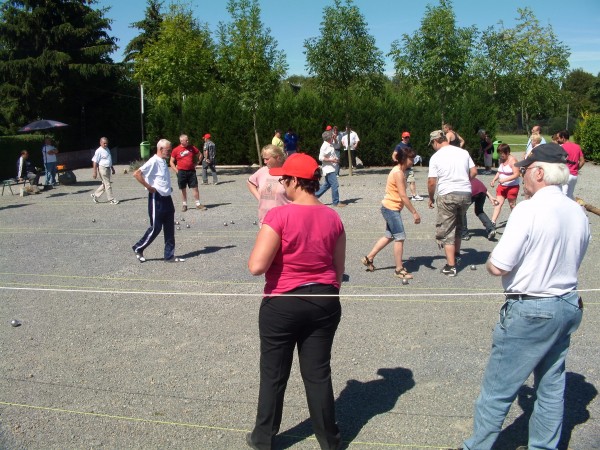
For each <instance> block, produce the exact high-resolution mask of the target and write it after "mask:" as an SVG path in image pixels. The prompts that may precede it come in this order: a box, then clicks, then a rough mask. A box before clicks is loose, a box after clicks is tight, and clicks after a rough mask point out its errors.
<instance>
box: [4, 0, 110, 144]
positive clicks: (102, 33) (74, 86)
mask: <svg viewBox="0 0 600 450" xmlns="http://www.w3.org/2000/svg"><path fill="white" fill-rule="evenodd" d="M86 3H87V4H86ZM93 3H95V1H94V0H91V1H88V2H77V1H72V0H11V1H5V2H4V3H3V4H2V5H1V6H0V97H1V98H2V99H3V102H2V106H0V115H1V116H2V120H3V122H4V126H5V131H13V132H14V131H15V129H16V128H17V127H18V126H19V125H22V124H23V123H25V122H26V121H29V120H32V119H33V118H36V117H52V118H56V119H61V120H63V121H71V122H70V123H71V124H72V125H74V122H79V120H80V117H81V115H82V111H83V110H85V107H86V106H87V105H89V104H90V103H94V102H96V100H97V99H98V98H99V97H102V96H104V97H106V94H105V92H103V88H105V87H106V86H110V85H113V84H115V83H116V80H118V78H119V76H120V73H119V69H118V68H117V67H115V65H114V64H113V63H112V60H111V59H110V56H109V55H110V54H111V53H112V52H113V51H114V50H115V49H116V43H115V39H114V38H113V37H111V36H109V35H108V30H110V20H108V19H106V18H104V13H105V12H106V11H107V9H101V10H94V9H92V8H91V7H90V6H88V4H89V5H91V4H93Z"/></svg>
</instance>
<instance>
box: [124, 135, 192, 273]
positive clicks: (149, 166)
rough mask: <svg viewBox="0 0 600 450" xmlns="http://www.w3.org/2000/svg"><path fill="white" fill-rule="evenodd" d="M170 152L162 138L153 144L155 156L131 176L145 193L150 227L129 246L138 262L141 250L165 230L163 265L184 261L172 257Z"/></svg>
mask: <svg viewBox="0 0 600 450" xmlns="http://www.w3.org/2000/svg"><path fill="white" fill-rule="evenodd" d="M170 153H171V142H169V141H167V140H166V139H161V140H160V141H158V143H157V144H156V155H154V156H153V157H152V158H150V159H149V160H148V161H146V163H145V164H144V165H143V166H142V167H140V168H139V169H138V170H136V171H135V172H134V173H133V177H134V178H135V179H136V180H137V181H138V182H139V183H140V184H141V185H142V186H144V187H145V188H146V189H147V190H148V215H149V216H150V227H149V228H148V229H147V230H146V232H145V233H144V235H143V236H142V238H141V239H140V240H139V241H138V242H137V243H136V244H135V245H134V246H133V247H132V249H133V253H135V256H136V257H137V259H138V260H139V261H140V262H145V261H146V258H145V257H144V250H146V248H147V247H148V246H149V245H150V244H152V242H153V241H154V239H156V237H157V236H158V235H159V234H160V232H161V230H163V228H164V236H165V252H164V257H165V261H166V262H183V261H185V259H183V258H176V257H175V205H173V199H172V198H171V194H172V193H173V188H172V187H171V174H170V173H169V166H168V164H167V162H166V161H165V160H166V159H167V158H168V157H169V154H170Z"/></svg>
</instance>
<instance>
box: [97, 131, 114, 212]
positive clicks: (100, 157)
mask: <svg viewBox="0 0 600 450" xmlns="http://www.w3.org/2000/svg"><path fill="white" fill-rule="evenodd" d="M111 172H112V174H113V175H114V174H115V168H114V167H113V163H112V156H111V154H110V149H109V148H108V139H107V138H105V137H101V138H100V147H98V148H97V149H96V152H95V153H94V157H93V158H92V178H93V179H94V180H95V179H96V178H98V173H100V180H102V184H101V185H100V186H98V189H96V192H93V193H92V200H93V201H94V203H98V197H100V196H101V195H102V194H104V192H106V198H107V199H108V203H110V204H111V205H118V204H119V200H117V199H116V198H115V197H114V196H113V192H112V186H111V183H112V182H111V181H110V174H111Z"/></svg>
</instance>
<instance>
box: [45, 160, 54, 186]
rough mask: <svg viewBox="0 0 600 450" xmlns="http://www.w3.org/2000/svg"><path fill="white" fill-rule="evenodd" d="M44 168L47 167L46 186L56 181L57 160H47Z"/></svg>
mask: <svg viewBox="0 0 600 450" xmlns="http://www.w3.org/2000/svg"><path fill="white" fill-rule="evenodd" d="M44 168H45V169H46V183H45V184H46V186H48V185H49V184H55V183H56V163H55V162H47V163H45V164H44Z"/></svg>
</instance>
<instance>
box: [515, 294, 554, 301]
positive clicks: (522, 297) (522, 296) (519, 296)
mask: <svg viewBox="0 0 600 450" xmlns="http://www.w3.org/2000/svg"><path fill="white" fill-rule="evenodd" d="M505 295H506V300H537V299H540V298H548V297H536V296H535V295H526V294H514V293H512V294H508V293H507V294H505Z"/></svg>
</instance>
